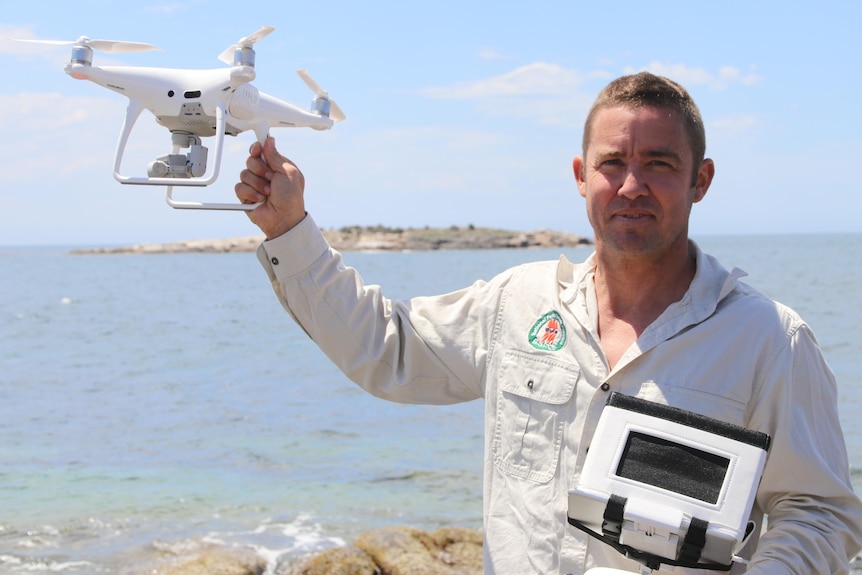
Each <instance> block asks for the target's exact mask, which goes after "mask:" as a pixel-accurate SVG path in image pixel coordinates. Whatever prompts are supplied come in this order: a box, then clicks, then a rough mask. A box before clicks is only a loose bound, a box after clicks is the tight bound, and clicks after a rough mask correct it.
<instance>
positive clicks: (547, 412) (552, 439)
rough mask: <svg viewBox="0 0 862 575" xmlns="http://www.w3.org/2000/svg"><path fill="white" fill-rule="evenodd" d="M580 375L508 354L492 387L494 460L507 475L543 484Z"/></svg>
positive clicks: (546, 360) (543, 359)
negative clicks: (494, 407) (495, 391)
mask: <svg viewBox="0 0 862 575" xmlns="http://www.w3.org/2000/svg"><path fill="white" fill-rule="evenodd" d="M579 372H580V370H579V369H578V367H577V366H576V365H571V364H566V363H563V362H560V361H557V360H555V359H553V358H551V357H547V356H537V355H535V354H531V353H525V352H519V351H509V352H507V353H506V356H505V358H504V359H503V362H502V365H501V367H500V373H499V379H498V382H497V413H496V418H495V425H494V443H493V457H494V464H495V465H496V466H497V468H498V469H500V470H502V471H504V472H505V473H507V474H510V475H513V476H516V477H520V478H523V479H528V480H531V481H536V482H539V483H545V482H547V481H550V480H551V478H552V477H553V476H554V473H555V472H556V470H557V466H558V465H559V460H560V446H561V444H562V441H563V432H564V427H565V423H566V421H567V420H568V418H569V414H570V413H571V410H572V409H573V405H572V403H573V402H572V401H571V399H572V395H573V393H574V390H575V385H576V384H577V381H578V374H579Z"/></svg>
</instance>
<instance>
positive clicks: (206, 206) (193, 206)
mask: <svg viewBox="0 0 862 575" xmlns="http://www.w3.org/2000/svg"><path fill="white" fill-rule="evenodd" d="M173 192H174V187H173V186H168V191H167V194H166V196H165V201H166V202H167V203H168V205H169V206H170V207H172V208H175V209H178V210H234V211H246V212H248V211H251V210H253V209H255V208H256V207H258V206H259V205H260V203H257V204H227V203H224V204H221V203H215V202H184V201H179V200H175V199H174V198H173Z"/></svg>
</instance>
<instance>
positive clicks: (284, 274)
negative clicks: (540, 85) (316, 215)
mask: <svg viewBox="0 0 862 575" xmlns="http://www.w3.org/2000/svg"><path fill="white" fill-rule="evenodd" d="M327 250H329V242H327V241H326V238H325V237H324V235H323V232H321V231H320V228H318V227H317V224H316V223H315V221H314V219H313V218H312V217H311V216H310V215H306V216H305V219H303V220H302V221H301V222H299V223H298V224H297V225H296V226H294V227H293V228H291V229H290V230H288V231H287V232H285V233H284V234H282V235H280V236H278V237H277V238H273V239H271V240H266V241H264V242H263V243H262V244H261V245H260V246H259V247H258V248H257V259H258V261H260V264H261V265H262V266H263V269H264V270H265V271H266V274H267V275H268V276H269V280H270V281H276V280H279V281H281V280H284V279H286V278H288V277H290V276H293V275H296V274H298V273H301V272H302V271H304V270H306V269H308V268H309V267H310V266H311V264H313V263H314V262H315V261H317V259H318V258H320V256H321V255H322V254H323V253H324V252H326V251H327Z"/></svg>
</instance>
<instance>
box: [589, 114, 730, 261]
mask: <svg viewBox="0 0 862 575" xmlns="http://www.w3.org/2000/svg"><path fill="white" fill-rule="evenodd" d="M588 142H589V145H588V146H587V155H586V157H585V158H583V157H580V156H579V157H577V158H575V160H574V162H573V167H574V170H575V179H576V180H577V183H578V189H579V191H580V193H581V195H582V196H583V197H584V198H586V201H587V215H588V217H589V219H590V223H591V224H592V226H593V231H594V233H595V239H596V248H597V249H601V250H604V252H605V253H607V254H608V255H613V254H617V255H621V256H647V257H651V258H652V257H655V258H658V257H661V256H662V255H665V254H667V253H668V252H669V250H670V249H672V248H673V247H676V248H678V249H686V250H687V239H688V218H689V214H690V212H691V206H692V204H693V203H694V202H698V201H700V200H701V199H702V198H703V196H704V195H705V194H706V190H707V188H708V187H709V183H710V182H711V180H712V174H713V172H714V167H713V165H712V161H711V160H705V161H704V162H703V164H701V166H699V169H698V171H697V177H696V178H695V181H694V183H692V180H693V177H694V176H693V175H694V174H695V172H694V169H693V168H694V166H693V164H694V158H693V157H692V152H691V147H690V146H689V143H688V138H687V136H686V132H685V128H684V127H683V123H682V121H681V119H680V118H679V117H678V116H677V115H676V114H675V113H672V112H669V111H668V110H665V109H659V108H650V107H642V108H638V109H629V108H625V107H614V108H607V109H604V110H601V111H600V112H599V113H598V114H597V116H596V117H595V119H594V123H593V127H592V131H591V134H590V135H589V139H588ZM680 246H684V247H680Z"/></svg>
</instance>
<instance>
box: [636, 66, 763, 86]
mask: <svg viewBox="0 0 862 575" xmlns="http://www.w3.org/2000/svg"><path fill="white" fill-rule="evenodd" d="M646 70H647V71H649V72H652V73H653V74H658V75H660V76H666V77H668V78H670V79H672V80H674V81H676V82H679V83H680V84H682V85H683V86H706V87H708V88H709V89H711V90H726V89H727V88H729V87H730V86H731V85H733V84H740V85H743V86H752V85H754V84H757V83H759V82H760V79H761V78H760V76H758V75H757V74H756V73H755V72H754V69H753V68H752V69H751V70H749V72H748V73H743V72H741V71H740V70H739V69H738V68H736V67H733V66H722V67H721V68H719V69H718V71H717V72H710V71H708V70H705V69H703V68H694V67H691V66H687V65H685V64H666V63H664V62H650V63H649V65H648V66H647V67H646ZM634 72H637V70H635V69H634V68H631V67H629V68H626V69H625V73H627V74H631V73H634Z"/></svg>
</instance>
